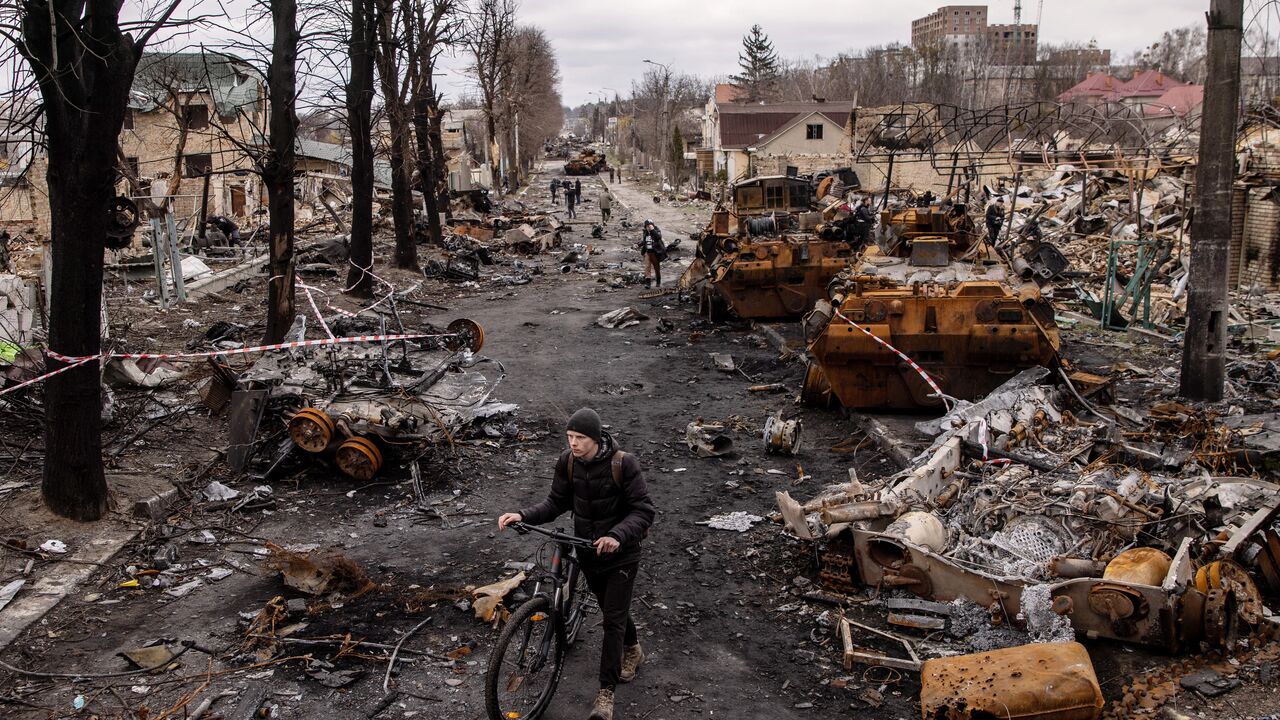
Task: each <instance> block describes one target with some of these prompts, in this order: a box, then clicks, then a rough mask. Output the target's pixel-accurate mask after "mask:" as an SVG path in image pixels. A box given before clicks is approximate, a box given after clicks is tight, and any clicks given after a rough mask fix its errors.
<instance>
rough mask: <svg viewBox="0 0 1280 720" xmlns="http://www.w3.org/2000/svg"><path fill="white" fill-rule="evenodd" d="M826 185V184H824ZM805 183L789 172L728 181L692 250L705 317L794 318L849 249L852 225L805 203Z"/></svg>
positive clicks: (808, 189)
mask: <svg viewBox="0 0 1280 720" xmlns="http://www.w3.org/2000/svg"><path fill="white" fill-rule="evenodd" d="M828 185H829V183H828ZM813 207H814V204H813V185H812V183H811V182H810V181H809V180H808V179H807V178H802V177H795V176H772V177H757V178H751V179H750V180H743V181H742V182H739V183H737V184H735V185H734V186H733V202H732V205H731V208H730V209H723V208H722V209H717V210H716V211H715V212H714V213H712V216H711V223H710V224H709V225H708V226H707V228H706V230H705V231H704V232H703V233H702V236H701V239H700V241H699V249H698V254H699V257H700V258H701V259H702V261H703V263H705V267H706V278H707V282H706V284H705V286H704V288H703V292H702V293H701V295H700V305H701V306H702V310H703V312H705V313H706V314H707V315H708V316H710V317H712V318H713V319H720V318H722V317H723V316H724V315H725V314H726V312H732V313H733V314H734V315H737V316H738V317H740V318H744V319H786V318H792V319H794V318H799V317H800V316H802V315H803V314H804V313H805V312H806V311H808V310H809V309H810V308H811V307H813V303H814V302H815V301H816V300H819V299H821V298H822V297H824V296H825V294H826V286H827V282H828V281H829V280H830V279H831V278H832V277H834V276H835V275H836V274H837V273H838V272H840V271H841V270H842V269H844V267H845V266H846V265H847V263H848V261H849V259H850V257H852V255H853V250H854V248H853V246H852V245H851V244H850V242H849V240H850V239H851V237H847V236H851V235H852V231H851V230H849V229H848V227H847V225H846V224H845V223H844V222H843V221H837V220H834V211H832V213H830V214H831V215H832V220H829V221H824V213H823V212H821V211H815V210H814V209H813Z"/></svg>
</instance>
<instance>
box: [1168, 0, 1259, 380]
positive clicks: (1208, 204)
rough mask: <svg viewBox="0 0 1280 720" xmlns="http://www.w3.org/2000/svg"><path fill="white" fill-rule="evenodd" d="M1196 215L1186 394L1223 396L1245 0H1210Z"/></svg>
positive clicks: (1185, 353)
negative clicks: (1233, 185)
mask: <svg viewBox="0 0 1280 720" xmlns="http://www.w3.org/2000/svg"><path fill="white" fill-rule="evenodd" d="M1207 19H1208V25H1209V45H1208V52H1207V68H1206V69H1207V75H1206V78H1205V83H1204V105H1203V106H1202V112H1201V116H1200V118H1201V119H1200V159H1199V163H1198V164H1197V166H1196V194H1195V207H1196V214H1195V216H1194V217H1193V218H1192V220H1191V241H1192V242H1191V277H1190V279H1189V281H1188V283H1187V330H1186V332H1185V333H1184V335H1183V340H1182V383H1181V385H1182V387H1181V391H1182V394H1183V395H1184V396H1186V397H1188V398H1192V399H1196V400H1210V401H1216V400H1221V399H1222V392H1223V383H1224V380H1225V376H1226V356H1227V347H1226V345H1227V309H1228V308H1227V270H1228V265H1229V262H1230V261H1229V255H1228V253H1229V249H1230V239H1231V183H1232V181H1233V180H1234V179H1235V140H1236V124H1237V122H1238V111H1239V104H1240V40H1241V36H1242V34H1243V29H1244V28H1243V25H1244V0H1210V1H1209V13H1208V16H1207Z"/></svg>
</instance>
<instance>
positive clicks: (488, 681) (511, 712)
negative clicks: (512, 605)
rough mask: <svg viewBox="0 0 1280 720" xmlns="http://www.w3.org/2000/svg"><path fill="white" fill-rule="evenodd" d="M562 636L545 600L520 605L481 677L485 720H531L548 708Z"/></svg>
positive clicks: (560, 660) (560, 665) (561, 660)
mask: <svg viewBox="0 0 1280 720" xmlns="http://www.w3.org/2000/svg"><path fill="white" fill-rule="evenodd" d="M564 646H565V642H564V632H563V630H562V629H561V628H559V627H557V626H556V622H555V619H554V618H553V617H552V614H551V600H550V598H547V597H535V598H533V599H532V600H530V601H529V602H527V603H525V604H523V605H521V606H520V607H519V608H518V609H517V610H516V611H515V612H514V613H512V615H511V619H510V620H508V621H507V626H506V627H504V628H503V629H502V633H501V634H500V635H498V642H497V644H496V645H495V646H494V648H493V654H492V655H490V656H489V671H488V673H486V675H485V693H484V700H485V707H486V708H487V709H488V711H489V720H525V719H527V720H536V718H538V717H541V716H542V713H543V711H545V710H546V709H547V706H548V705H550V704H551V698H552V696H553V695H555V692H556V685H557V684H558V683H559V682H560V672H561V670H562V668H563V667H564Z"/></svg>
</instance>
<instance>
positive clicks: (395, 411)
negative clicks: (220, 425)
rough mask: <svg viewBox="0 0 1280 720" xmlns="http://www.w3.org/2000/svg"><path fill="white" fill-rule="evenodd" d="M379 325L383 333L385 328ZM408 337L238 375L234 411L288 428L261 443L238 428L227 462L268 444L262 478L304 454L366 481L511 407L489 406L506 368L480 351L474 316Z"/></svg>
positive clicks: (249, 430)
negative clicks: (404, 454)
mask: <svg viewBox="0 0 1280 720" xmlns="http://www.w3.org/2000/svg"><path fill="white" fill-rule="evenodd" d="M344 322H346V321H344ZM354 322H356V320H355V319H350V323H354ZM376 330H378V331H379V332H378V334H379V335H381V336H386V332H385V324H384V326H383V328H377V329H376ZM393 337H394V336H393ZM405 338H406V339H403V340H401V339H396V340H390V341H383V342H381V343H379V344H377V345H371V346H368V347H363V346H356V345H341V346H335V347H333V348H328V349H324V350H318V351H317V350H311V349H309V348H304V349H301V350H297V351H293V352H290V353H287V354H279V355H267V356H264V357H263V358H261V359H260V360H258V362H257V363H255V364H254V365H253V366H252V367H251V368H250V369H248V370H247V371H246V372H244V373H243V374H242V375H241V376H240V378H239V379H238V380H237V381H236V385H237V386H238V389H236V390H235V391H234V392H233V393H232V395H231V405H232V415H233V417H235V416H237V414H238V413H244V414H245V415H246V417H250V418H253V417H256V418H258V419H259V422H261V423H262V424H263V425H264V426H267V425H268V423H270V425H276V426H283V429H285V430H286V431H287V432H286V433H285V434H284V435H285V436H284V437H283V438H282V439H281V438H280V437H279V433H272V434H271V437H269V438H267V439H266V440H263V441H259V442H255V440H254V436H255V435H256V434H257V430H256V427H257V426H256V424H254V423H244V424H242V425H237V426H236V428H234V429H233V437H232V445H231V448H232V450H229V454H228V459H229V461H230V462H231V463H232V465H233V466H243V465H244V464H246V463H247V462H248V460H249V459H250V456H251V455H252V454H254V450H252V448H257V447H258V446H259V445H264V446H265V445H269V444H271V447H263V448H262V449H263V450H264V452H261V453H258V454H260V455H262V458H261V460H262V461H263V462H265V463H266V464H267V466H266V467H265V469H264V470H263V471H262V475H263V476H264V477H269V476H270V475H272V474H273V472H274V471H275V470H276V468H277V467H280V466H282V465H283V464H285V463H286V461H290V460H293V461H297V460H303V459H306V460H310V461H313V462H317V463H320V464H322V465H332V466H333V467H335V468H336V469H337V470H338V471H339V472H341V473H342V474H344V475H346V476H348V477H350V478H352V479H355V480H360V481H366V480H369V479H370V478H372V477H374V476H375V475H377V474H378V473H379V472H380V471H381V470H382V469H383V467H384V466H385V465H386V463H387V461H388V459H389V457H391V456H394V455H395V454H397V453H399V452H401V451H405V450H414V451H415V452H420V451H421V448H423V447H425V446H427V445H432V444H439V443H447V442H451V438H452V437H453V436H454V435H455V434H457V433H458V432H459V431H461V430H462V429H463V427H465V426H466V425H468V424H470V423H472V422H476V421H478V420H483V419H484V418H487V417H491V416H493V415H496V414H500V413H502V412H505V411H506V410H507V409H513V408H514V406H502V405H499V404H496V403H490V402H488V398H489V396H490V394H491V393H492V392H493V390H494V388H495V387H496V386H497V384H498V382H499V381H500V380H501V379H502V375H503V373H502V371H501V365H500V364H498V363H497V362H496V361H492V360H488V359H486V358H483V357H481V356H479V355H476V354H475V353H476V352H478V351H479V350H480V348H481V347H482V346H483V345H484V330H483V329H481V327H480V326H479V325H478V324H476V323H475V322H473V321H471V320H467V319H464V318H459V319H457V320H454V321H453V322H451V323H449V325H448V327H446V328H427V329H426V330H425V331H423V332H419V333H416V334H412V335H406V336H405ZM490 368H496V370H491V369H490ZM237 406H243V408H242V409H241V410H239V411H238V410H237V409H236V408H237ZM268 418H271V419H270V420H269V419H268ZM237 433H239V435H237ZM272 443H274V444H272Z"/></svg>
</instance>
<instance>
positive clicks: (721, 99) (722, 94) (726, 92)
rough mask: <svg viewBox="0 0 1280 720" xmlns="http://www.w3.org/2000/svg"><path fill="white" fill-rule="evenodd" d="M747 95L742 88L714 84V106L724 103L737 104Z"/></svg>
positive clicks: (728, 84) (730, 84) (726, 84)
mask: <svg viewBox="0 0 1280 720" xmlns="http://www.w3.org/2000/svg"><path fill="white" fill-rule="evenodd" d="M746 94H747V93H746V91H745V90H743V89H742V88H740V87H738V86H737V85H733V84H732V83H716V104H717V105H724V104H725V103H731V102H737V101H739V100H741V99H742V98H743V96H745V95H746Z"/></svg>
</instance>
